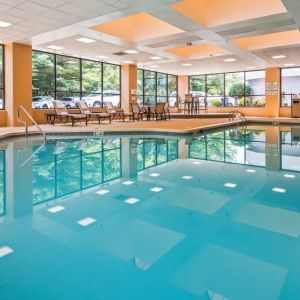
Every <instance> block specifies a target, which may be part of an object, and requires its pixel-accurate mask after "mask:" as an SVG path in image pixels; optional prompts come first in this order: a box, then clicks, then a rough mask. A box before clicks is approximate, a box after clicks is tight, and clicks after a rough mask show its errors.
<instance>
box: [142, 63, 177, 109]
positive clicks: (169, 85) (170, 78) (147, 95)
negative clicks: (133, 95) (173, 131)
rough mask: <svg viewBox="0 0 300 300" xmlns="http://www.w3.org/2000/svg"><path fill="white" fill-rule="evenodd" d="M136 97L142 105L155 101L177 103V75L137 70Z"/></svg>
mask: <svg viewBox="0 0 300 300" xmlns="http://www.w3.org/2000/svg"><path fill="white" fill-rule="evenodd" d="M137 77H138V83H137V99H138V103H140V104H142V105H149V106H155V105H156V103H169V104H170V106H171V107H174V106H176V105H177V76H176V75H170V74H165V73H158V72H152V71H147V70H141V69H139V70H138V76H137Z"/></svg>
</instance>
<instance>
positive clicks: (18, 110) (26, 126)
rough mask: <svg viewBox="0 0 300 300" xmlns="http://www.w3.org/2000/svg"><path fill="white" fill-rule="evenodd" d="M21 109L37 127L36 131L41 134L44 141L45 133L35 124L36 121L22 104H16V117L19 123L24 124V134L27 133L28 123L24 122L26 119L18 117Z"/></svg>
mask: <svg viewBox="0 0 300 300" xmlns="http://www.w3.org/2000/svg"><path fill="white" fill-rule="evenodd" d="M21 111H22V112H23V113H24V114H25V115H26V116H27V117H28V118H29V119H30V120H31V122H32V123H33V124H34V125H35V127H36V128H37V129H38V131H39V132H40V133H41V134H42V136H43V138H44V141H46V133H45V132H44V131H43V129H42V128H41V126H39V125H38V124H37V122H36V121H35V120H34V119H33V117H32V116H31V115H30V114H29V113H28V111H27V110H26V109H25V108H24V107H23V106H21V105H20V106H18V109H17V119H18V121H19V122H20V123H22V124H23V125H24V126H25V133H26V136H27V135H28V124H27V123H26V121H24V120H22V119H21V117H20V112H21Z"/></svg>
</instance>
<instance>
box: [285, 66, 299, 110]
mask: <svg viewBox="0 0 300 300" xmlns="http://www.w3.org/2000/svg"><path fill="white" fill-rule="evenodd" d="M281 94H282V102H281V105H282V106H291V99H292V95H293V94H300V68H288V69H282V70H281Z"/></svg>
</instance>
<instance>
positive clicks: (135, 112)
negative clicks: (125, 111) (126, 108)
mask: <svg viewBox="0 0 300 300" xmlns="http://www.w3.org/2000/svg"><path fill="white" fill-rule="evenodd" d="M130 106H131V113H132V120H133V121H134V120H135V118H136V117H137V120H138V121H139V120H140V119H141V120H143V117H144V116H146V117H147V112H146V111H145V110H142V109H141V108H140V106H139V105H138V103H130Z"/></svg>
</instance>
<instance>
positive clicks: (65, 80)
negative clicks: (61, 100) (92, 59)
mask: <svg viewBox="0 0 300 300" xmlns="http://www.w3.org/2000/svg"><path fill="white" fill-rule="evenodd" d="M56 89H57V90H58V91H63V92H80V60H79V59H78V58H74V57H67V56H61V55H57V56H56ZM57 98H58V97H57Z"/></svg>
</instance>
